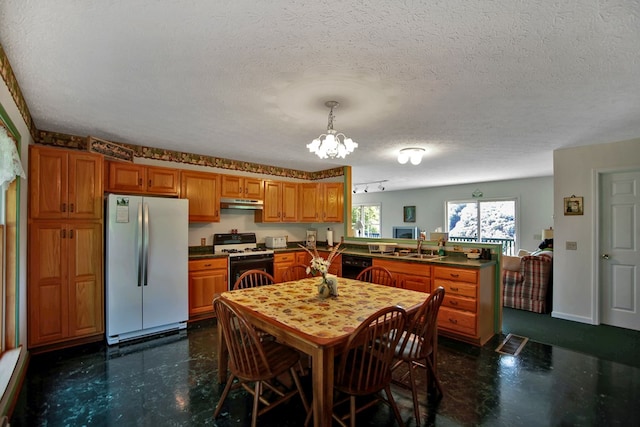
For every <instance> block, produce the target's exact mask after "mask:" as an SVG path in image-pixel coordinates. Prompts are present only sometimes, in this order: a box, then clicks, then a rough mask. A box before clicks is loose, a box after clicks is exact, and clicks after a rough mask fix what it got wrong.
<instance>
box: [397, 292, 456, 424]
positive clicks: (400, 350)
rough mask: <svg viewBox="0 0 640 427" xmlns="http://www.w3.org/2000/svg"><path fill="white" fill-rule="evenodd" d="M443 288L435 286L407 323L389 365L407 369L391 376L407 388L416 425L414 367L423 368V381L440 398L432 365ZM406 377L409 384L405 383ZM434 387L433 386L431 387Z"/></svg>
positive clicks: (435, 373) (441, 394)
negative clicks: (394, 376)
mask: <svg viewBox="0 0 640 427" xmlns="http://www.w3.org/2000/svg"><path fill="white" fill-rule="evenodd" d="M444 293H445V292H444V288H443V287H442V286H439V287H438V288H437V289H436V290H435V291H433V292H431V294H430V295H429V296H428V297H427V299H426V300H425V302H424V303H423V304H422V305H421V306H420V309H419V310H418V312H417V313H416V314H415V316H414V317H413V320H412V321H411V322H409V323H408V326H407V328H406V329H405V332H404V333H403V334H402V339H401V340H400V342H399V344H398V346H397V347H396V354H395V357H396V360H395V362H394V364H393V366H392V368H391V370H392V371H394V372H395V371H396V370H397V369H398V368H399V367H401V366H403V365H405V366H406V368H407V372H404V374H403V375H402V376H401V377H400V378H399V379H397V378H394V379H393V380H392V381H393V383H394V384H397V385H400V386H402V387H405V388H408V389H409V390H411V393H412V394H413V412H414V414H415V417H416V425H420V409H419V402H418V387H417V386H416V372H415V370H416V369H417V368H424V369H426V371H427V384H429V385H430V386H431V388H432V389H434V391H435V392H437V395H436V396H437V397H438V398H442V396H443V393H442V387H441V386H440V381H439V380H438V376H437V371H436V366H434V364H433V362H432V360H433V354H434V352H435V350H436V349H435V347H434V342H435V340H437V339H438V338H437V334H438V312H439V311H440V306H441V305H442V301H443V300H444ZM407 377H409V383H408V384H407V381H406V380H407ZM433 386H435V387H433Z"/></svg>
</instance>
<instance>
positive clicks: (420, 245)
mask: <svg viewBox="0 0 640 427" xmlns="http://www.w3.org/2000/svg"><path fill="white" fill-rule="evenodd" d="M422 242H423V240H422V239H418V249H417V251H418V255H420V254H421V253H422Z"/></svg>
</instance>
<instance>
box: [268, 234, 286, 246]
mask: <svg viewBox="0 0 640 427" xmlns="http://www.w3.org/2000/svg"><path fill="white" fill-rule="evenodd" d="M264 240H265V242H264V243H265V246H266V247H267V248H269V249H278V248H286V247H287V238H286V237H284V236H282V237H265V239H264Z"/></svg>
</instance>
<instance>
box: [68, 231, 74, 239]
mask: <svg viewBox="0 0 640 427" xmlns="http://www.w3.org/2000/svg"><path fill="white" fill-rule="evenodd" d="M69 238H70V239H73V229H71V230H69Z"/></svg>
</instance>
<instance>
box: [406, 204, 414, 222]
mask: <svg viewBox="0 0 640 427" xmlns="http://www.w3.org/2000/svg"><path fill="white" fill-rule="evenodd" d="M404 222H416V207H415V206H405V207H404Z"/></svg>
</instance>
